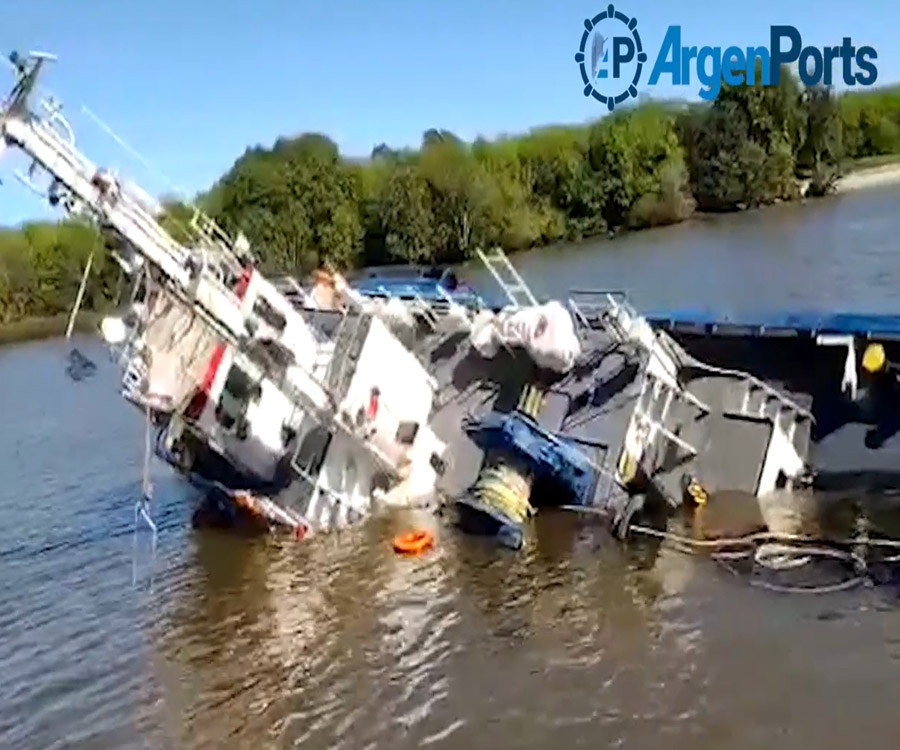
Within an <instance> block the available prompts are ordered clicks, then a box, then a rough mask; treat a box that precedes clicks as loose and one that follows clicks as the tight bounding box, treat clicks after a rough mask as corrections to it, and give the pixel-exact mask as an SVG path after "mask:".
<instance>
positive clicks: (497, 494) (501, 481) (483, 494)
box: [472, 463, 535, 523]
mask: <svg viewBox="0 0 900 750" xmlns="http://www.w3.org/2000/svg"><path fill="white" fill-rule="evenodd" d="M472 494H474V495H475V497H476V498H478V500H479V501H480V502H482V503H484V504H485V505H487V506H490V507H491V508H494V509H496V510H498V511H499V512H501V513H502V514H503V515H504V516H506V517H507V518H509V519H511V520H512V521H514V522H516V523H523V522H524V521H525V520H526V519H527V518H528V517H529V516H532V515H534V513H535V510H534V508H533V507H532V506H531V504H530V503H529V502H528V498H529V497H530V495H531V482H530V480H529V479H528V478H527V477H525V476H524V475H523V474H521V473H520V472H518V471H516V470H515V469H514V468H512V467H510V466H509V465H507V464H505V463H497V464H495V465H494V466H489V467H486V468H484V469H482V471H481V474H479V475H478V479H477V480H476V482H475V486H474V487H473V488H472Z"/></svg>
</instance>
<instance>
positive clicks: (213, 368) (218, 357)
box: [200, 344, 225, 395]
mask: <svg viewBox="0 0 900 750" xmlns="http://www.w3.org/2000/svg"><path fill="white" fill-rule="evenodd" d="M224 356H225V344H219V345H218V346H216V348H215V349H214V350H213V355H212V357H211V358H210V360H209V364H208V365H207V366H206V374H204V376H203V380H202V381H201V382H200V391H201V393H205V394H207V395H209V392H210V390H211V389H212V384H213V381H214V380H215V379H216V373H217V372H218V371H219V365H221V364H222V359H223V357H224Z"/></svg>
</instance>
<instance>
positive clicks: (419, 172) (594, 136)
mask: <svg viewBox="0 0 900 750" xmlns="http://www.w3.org/2000/svg"><path fill="white" fill-rule="evenodd" d="M881 154H900V88H893V89H882V90H875V91H868V92H853V93H848V94H844V95H842V96H841V97H839V98H837V97H835V96H834V95H833V94H832V93H831V92H830V91H827V90H824V89H803V88H801V87H800V86H799V84H798V83H797V82H796V80H795V79H793V78H791V77H790V76H782V83H781V85H780V86H778V87H775V88H761V87H759V86H756V87H753V86H750V87H728V86H723V89H722V92H721V94H720V96H719V98H718V99H717V100H716V101H715V102H713V103H712V104H711V105H708V104H697V105H684V104H681V105H671V104H670V105H665V104H659V103H644V104H641V105H639V106H636V107H634V108H631V109H628V110H625V111H622V112H617V113H615V114H614V115H610V116H608V117H604V118H602V119H600V120H598V121H596V122H594V123H591V124H589V125H585V126H578V127H547V128H541V129H538V130H534V131H532V132H530V133H528V134H527V135H524V136H520V137H515V138H501V139H498V140H496V141H493V142H488V141H484V140H478V141H476V142H475V143H471V144H470V143H464V142H462V141H461V140H459V139H458V138H457V137H456V136H454V135H453V134H452V133H449V132H447V131H443V130H429V131H428V132H426V133H425V135H424V137H423V141H422V145H421V147H420V148H419V149H418V150H415V151H413V150H406V151H395V150H392V149H391V148H389V147H388V146H386V145H384V144H382V145H380V146H378V147H376V148H375V149H374V150H373V152H372V154H371V157H370V158H369V159H368V160H366V161H365V162H360V161H352V160H347V159H343V158H341V156H340V154H339V153H338V148H337V146H336V145H335V144H334V143H333V142H332V141H331V140H329V139H328V138H327V137H325V136H322V135H317V134H306V135H302V136H300V137H298V138H292V139H280V140H279V141H278V142H276V143H275V145H274V146H273V147H272V148H270V149H266V148H262V147H256V148H252V149H248V150H247V151H246V152H245V153H244V154H243V155H242V156H241V157H240V158H239V159H238V160H237V161H236V162H235V163H234V165H233V166H232V167H231V169H230V170H229V171H228V172H227V173H226V174H225V175H223V176H222V178H221V179H220V180H219V181H218V183H217V184H215V185H214V186H213V187H212V188H211V189H210V190H209V191H208V192H207V193H206V194H205V195H203V196H201V197H200V198H199V202H200V204H201V205H202V206H203V207H204V208H205V209H206V210H207V211H208V212H209V213H210V214H211V215H212V216H213V217H214V218H216V219H217V220H218V221H219V222H220V223H221V224H222V225H223V226H224V228H225V229H226V230H227V231H229V232H232V233H233V232H235V231H236V230H242V231H243V232H244V233H245V234H246V235H247V236H248V238H249V239H250V241H251V243H252V244H253V246H254V248H255V250H256V252H257V253H258V254H259V256H260V258H261V261H262V264H263V266H264V267H265V268H266V269H267V270H271V271H291V272H294V273H299V272H302V271H306V270H309V269H310V268H312V267H314V266H316V265H317V264H319V263H321V262H322V261H323V260H326V259H327V260H329V261H331V262H332V263H334V264H335V265H337V266H340V267H352V266H358V265H362V264H367V265H373V264H382V263H391V262H410V261H411V262H432V261H434V262H455V261H460V260H463V259H465V258H467V257H469V256H471V254H472V253H473V250H474V248H476V247H479V246H483V247H487V246H491V245H494V244H499V245H501V246H503V247H504V248H505V249H507V250H508V251H514V250H519V249H522V248H527V247H533V246H536V245H543V244H549V243H552V242H555V241H558V240H563V239H566V240H577V239H580V238H583V237H588V236H592V235H598V234H603V233H606V232H609V231H614V230H618V229H624V228H640V227H645V226H651V225H659V224H666V223H671V222H677V221H680V220H682V219H684V218H685V217H687V216H689V215H690V214H691V213H692V212H693V211H694V210H695V209H699V210H703V211H722V210H735V209H740V208H744V207H748V206H754V205H759V204H764V203H770V202H773V201H776V200H785V199H791V198H794V197H796V196H798V195H800V194H801V193H802V192H804V191H805V190H806V189H807V188H808V190H809V191H811V192H812V193H815V194H822V193H825V192H827V191H828V190H829V189H830V187H831V186H832V185H833V184H834V182H835V180H836V178H837V177H838V176H839V173H840V167H841V164H843V163H846V161H847V160H857V159H860V158H862V157H868V156H876V155H881ZM171 210H174V211H175V212H176V213H177V212H178V210H179V207H178V206H175V207H174V208H173V209H171ZM167 221H168V222H169V225H170V226H172V227H177V225H178V223H177V222H176V221H173V220H172V217H171V216H169V217H167ZM98 243H99V239H98V238H97V237H96V235H95V234H94V233H93V232H92V231H91V230H90V229H88V228H86V227H83V226H79V225H75V224H71V223H62V224H59V225H55V226H53V225H29V226H26V227H24V228H23V229H21V230H15V231H14V230H8V231H6V232H3V233H2V234H0V323H3V322H8V321H11V320H16V319H19V318H22V317H25V316H30V315H48V314H53V313H57V312H61V311H65V310H66V309H68V307H69V306H70V305H71V303H72V300H73V298H74V295H75V290H76V289H77V286H78V282H79V276H80V273H81V268H82V266H83V263H84V261H85V259H86V258H87V256H88V255H89V254H90V252H91V250H92V249H93V248H95V247H97V246H98ZM116 287H117V276H116V270H115V264H114V263H113V262H112V261H110V260H109V257H108V255H107V254H99V255H98V256H97V257H95V266H94V272H93V273H92V277H91V284H90V286H89V287H88V294H87V297H86V306H87V307H92V306H95V305H97V304H99V303H101V301H103V300H109V299H111V298H114V297H115V295H116V293H117V289H116Z"/></svg>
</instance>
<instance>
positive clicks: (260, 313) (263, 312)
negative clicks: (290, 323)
mask: <svg viewBox="0 0 900 750" xmlns="http://www.w3.org/2000/svg"><path fill="white" fill-rule="evenodd" d="M253 314H254V315H256V316H257V317H258V318H259V319H260V320H262V321H264V322H265V323H268V324H269V325H270V326H272V328H274V329H275V330H276V331H283V330H284V328H285V326H286V325H287V320H286V319H285V317H284V315H282V314H281V313H280V312H278V310H276V309H275V308H274V307H272V305H271V304H270V303H269V301H268V300H267V299H266V298H265V297H257V298H256V300H255V301H254V302H253Z"/></svg>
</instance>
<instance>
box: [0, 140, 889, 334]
mask: <svg viewBox="0 0 900 750" xmlns="http://www.w3.org/2000/svg"><path fill="white" fill-rule="evenodd" d="M887 158H890V157H887ZM893 158H894V160H893V161H890V162H889V163H877V164H874V165H872V166H868V165H866V164H860V165H858V166H855V167H854V166H851V167H850V168H849V169H848V171H847V172H846V174H844V175H843V176H842V177H840V178H838V180H837V183H836V184H835V188H834V192H835V193H837V194H841V193H848V192H854V191H857V190H866V189H868V188H876V187H881V186H883V185H897V184H900V159H897V157H893ZM638 231H640V230H638ZM102 318H103V314H102V313H98V312H83V313H80V314H79V315H78V319H77V320H76V321H75V330H76V331H78V332H79V333H96V332H97V330H98V327H99V325H100V320H101V319H102ZM68 320H69V316H68V314H67V313H66V314H59V315H51V316H47V317H29V318H25V319H23V320H18V321H15V322H14V323H3V324H0V346H3V345H6V344H18V343H24V342H27V341H38V340H40V339H50V338H55V337H58V336H62V335H63V334H64V333H65V331H66V324H67V323H68Z"/></svg>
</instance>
